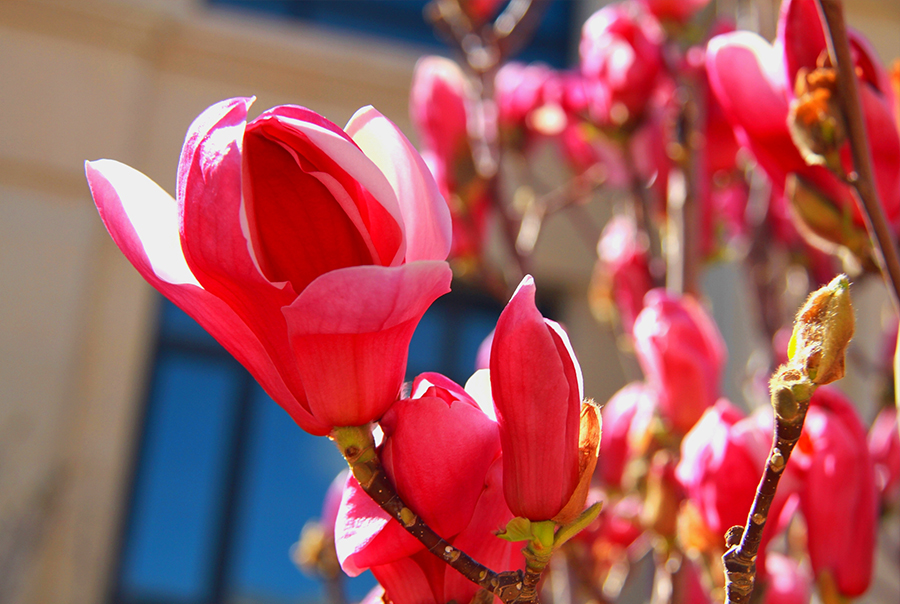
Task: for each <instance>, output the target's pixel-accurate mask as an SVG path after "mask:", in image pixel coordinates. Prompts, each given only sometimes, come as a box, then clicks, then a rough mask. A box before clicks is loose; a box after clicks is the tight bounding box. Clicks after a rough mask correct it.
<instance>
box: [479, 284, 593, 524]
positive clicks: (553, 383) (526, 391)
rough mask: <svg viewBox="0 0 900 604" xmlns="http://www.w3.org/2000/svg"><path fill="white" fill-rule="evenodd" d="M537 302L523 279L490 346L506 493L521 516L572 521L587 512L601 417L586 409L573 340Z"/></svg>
mask: <svg viewBox="0 0 900 604" xmlns="http://www.w3.org/2000/svg"><path fill="white" fill-rule="evenodd" d="M534 295H535V286H534V280H533V279H532V278H531V276H526V277H525V278H524V279H523V280H522V282H521V283H520V284H519V287H518V288H517V289H516V292H515V293H514V294H513V296H512V298H511V299H510V301H509V303H508V304H507V305H506V308H505V309H504V310H503V312H502V313H501V314H500V319H499V320H498V321H497V328H496V330H495V332H494V340H493V344H492V346H491V368H490V379H491V392H492V395H493V399H494V407H495V408H496V411H497V423H498V424H499V426H500V441H501V443H502V446H503V492H504V494H505V495H506V503H507V504H508V505H509V508H510V509H511V510H512V512H513V513H514V514H515V515H516V516H520V517H523V518H528V519H529V520H535V521H542V520H550V519H557V517H558V516H559V515H560V514H562V515H563V516H566V517H567V519H568V520H571V519H573V518H574V517H575V516H576V515H577V514H578V513H580V512H581V511H582V507H583V506H584V502H585V498H586V497H587V486H588V484H587V483H588V481H589V479H590V476H591V474H593V470H594V466H595V464H596V460H597V447H598V445H599V438H600V434H599V416H598V415H597V413H596V412H595V410H594V408H593V407H591V406H586V409H585V410H584V411H583V410H582V399H583V398H584V383H583V378H582V375H581V367H580V366H579V364H578V360H577V359H576V358H575V353H574V352H573V351H572V346H571V344H570V343H569V338H568V336H567V335H566V333H565V331H563V329H562V327H560V326H559V324H557V323H555V322H553V321H550V320H548V319H545V318H544V317H543V316H541V313H540V312H539V311H538V309H537V307H536V306H535V303H534ZM583 424H584V425H583ZM591 433H593V434H591ZM583 438H587V440H586V441H585V442H582V439H583ZM591 441H593V442H591ZM591 449H592V451H591ZM585 478H586V479H587V480H585ZM570 501H571V503H570ZM569 516H571V517H569ZM560 519H561V518H560Z"/></svg>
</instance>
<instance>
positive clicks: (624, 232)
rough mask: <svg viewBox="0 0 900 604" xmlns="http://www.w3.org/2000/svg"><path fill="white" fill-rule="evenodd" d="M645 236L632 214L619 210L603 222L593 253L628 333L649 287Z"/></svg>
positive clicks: (648, 260) (651, 285)
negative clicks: (595, 253)
mask: <svg viewBox="0 0 900 604" xmlns="http://www.w3.org/2000/svg"><path fill="white" fill-rule="evenodd" d="M647 248H648V242H647V236H646V235H644V234H642V233H640V232H639V231H638V228H637V225H636V224H635V222H634V218H632V217H630V216H627V215H624V214H620V215H618V216H614V217H613V218H612V219H610V221H609V222H607V223H606V226H605V227H604V228H603V233H602V234H601V235H600V242H599V243H598V244H597V256H598V258H599V259H600V263H599V264H598V270H599V271H601V280H602V281H605V282H607V286H608V288H609V290H611V291H610V292H609V293H610V294H611V296H612V299H613V301H614V302H615V305H616V310H617V311H618V314H619V320H620V321H621V324H622V329H623V330H624V331H625V332H626V333H630V332H631V329H632V327H633V326H634V320H635V318H636V317H637V316H638V313H640V312H641V309H642V308H644V296H645V295H646V294H647V292H648V291H650V290H651V289H652V288H653V277H652V276H651V275H650V254H649V251H648V249H647Z"/></svg>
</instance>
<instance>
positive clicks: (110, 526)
mask: <svg viewBox="0 0 900 604" xmlns="http://www.w3.org/2000/svg"><path fill="white" fill-rule="evenodd" d="M418 54H419V53H418V52H416V51H415V50H412V49H407V48H401V49H393V50H392V49H387V48H382V47H377V46H376V45H374V44H372V43H369V42H368V41H366V40H360V39H354V40H350V39H342V38H340V37H338V36H334V35H327V36H326V35H323V34H322V33H320V32H314V31H308V30H304V29H302V28H300V27H296V26H285V25H283V24H278V23H274V22H268V21H265V20H257V19H252V18H247V17H246V16H235V15H233V14H230V13H214V12H210V11H208V10H207V9H205V8H204V7H203V6H202V4H201V3H200V2H193V1H189V0H181V1H172V0H156V1H153V2H150V1H137V0H130V1H126V0H120V1H114V0H107V1H99V0H71V1H68V2H67V1H62V0H59V1H53V0H47V1H28V2H18V1H10V0H3V1H2V2H0V109H2V110H0V278H2V282H3V283H4V285H3V287H2V289H0V317H2V319H0V602H4V603H6V602H9V603H19V602H21V603H25V602H28V603H35V604H37V603H40V604H44V603H51V602H60V603H62V602H66V603H69V602H71V603H75V602H78V603H84V604H89V603H95V602H100V601H101V600H102V594H103V593H104V590H105V589H106V581H107V577H108V571H109V569H110V564H111V562H112V554H113V552H114V544H115V541H116V528H117V526H118V522H119V518H120V514H121V512H122V501H123V494H124V485H125V484H127V482H126V479H127V475H128V472H129V471H130V466H131V454H132V443H133V439H134V436H135V428H136V425H137V424H136V422H137V420H138V417H137V416H138V410H139V408H140V403H141V399H142V396H143V382H144V373H145V371H146V369H147V368H146V361H147V355H148V351H149V348H150V346H151V345H152V337H153V334H154V326H153V319H154V316H155V314H154V309H155V303H156V297H155V294H154V293H153V292H152V290H151V289H150V288H149V287H148V286H146V285H145V284H144V283H143V281H142V280H141V279H140V277H138V276H137V273H136V272H135V271H134V270H133V269H132V268H131V266H130V265H129V264H128V262H127V261H126V260H125V259H124V257H123V256H122V255H121V254H120V253H119V251H118V250H117V249H116V248H115V245H114V244H113V243H112V241H111V240H110V238H109V236H108V235H107V234H106V232H105V230H104V229H103V226H102V224H101V223H100V221H99V219H98V217H97V214H96V210H95V209H94V207H93V204H92V203H91V199H90V195H89V193H88V190H87V186H86V184H85V182H84V176H83V163H84V160H86V159H97V158H102V157H111V158H115V159H119V160H121V161H124V162H126V163H129V164H131V165H132V166H134V167H136V168H138V169H140V170H142V171H143V172H145V173H146V174H148V175H149V176H151V177H152V178H154V179H155V180H157V181H158V182H159V183H160V184H161V185H162V186H163V187H164V188H166V189H167V190H169V191H170V192H172V191H173V190H174V181H175V166H176V164H177V161H178V154H179V151H180V148H181V143H182V141H183V139H184V133H185V130H186V129H187V126H188V125H189V124H190V122H191V121H192V120H193V118H194V117H195V116H196V115H197V114H199V113H200V111H202V110H203V109H204V108H205V107H207V106H208V105H210V104H212V103H213V102H216V101H218V100H221V99H223V98H227V97H230V96H238V95H256V96H257V97H258V100H257V103H256V105H255V106H254V111H255V112H257V113H258V112H259V111H262V110H263V109H265V108H267V107H270V106H272V105H276V104H280V103H288V102H292V103H298V104H303V105H308V106H310V107H312V108H314V109H316V110H318V111H319V112H321V113H323V114H325V115H327V116H328V117H330V118H331V119H333V120H334V121H336V122H337V123H341V124H342V123H344V122H345V121H346V120H347V119H348V118H349V117H350V115H352V113H353V112H354V111H355V110H356V109H357V108H359V107H360V106H362V105H365V104H370V103H371V104H374V105H376V106H377V107H378V108H379V109H380V110H381V111H382V112H384V113H386V114H388V115H389V116H391V117H392V118H393V119H395V120H396V121H398V122H399V123H400V124H401V126H403V127H404V128H406V127H407V126H408V122H407V118H406V115H407V109H406V98H407V94H408V85H409V77H410V73H411V69H412V66H413V64H414V62H415V58H416V56H417V55H418Z"/></svg>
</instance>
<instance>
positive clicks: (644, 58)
mask: <svg viewBox="0 0 900 604" xmlns="http://www.w3.org/2000/svg"><path fill="white" fill-rule="evenodd" d="M662 43H663V32H662V29H661V28H660V26H659V23H658V22H657V21H656V19H655V18H654V17H653V16H652V15H650V14H648V13H645V12H644V11H643V10H642V9H641V8H640V7H639V5H637V4H629V3H625V2H622V3H616V4H610V5H608V6H605V7H603V8H602V9H600V10H599V11H597V12H596V13H594V14H593V15H591V17H589V18H588V20H587V21H585V23H584V26H583V27H582V31H581V43H580V45H579V47H578V52H579V55H580V57H581V73H582V75H583V76H584V78H585V86H586V90H587V96H588V105H589V111H590V114H591V116H592V117H593V119H594V120H596V121H597V123H598V124H601V125H604V126H617V127H620V126H625V125H626V124H634V123H636V122H637V121H639V120H640V118H641V116H642V115H643V113H644V107H645V105H646V103H647V100H648V99H649V98H650V96H651V93H652V92H653V89H654V88H656V86H657V83H658V78H659V76H660V73H661V72H662V69H663V60H662Z"/></svg>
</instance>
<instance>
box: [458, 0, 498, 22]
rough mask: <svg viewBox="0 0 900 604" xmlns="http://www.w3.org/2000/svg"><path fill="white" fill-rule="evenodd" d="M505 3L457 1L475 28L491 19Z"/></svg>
mask: <svg viewBox="0 0 900 604" xmlns="http://www.w3.org/2000/svg"><path fill="white" fill-rule="evenodd" d="M507 2H508V0H459V7H460V8H461V9H462V10H463V12H464V13H466V15H467V16H468V17H469V19H470V20H471V21H472V25H473V26H474V27H476V28H477V27H479V26H481V25H483V24H484V23H485V22H486V21H488V20H491V19H493V18H494V17H495V16H496V15H497V13H499V12H500V10H501V9H502V7H503V5H505V4H506V3H507Z"/></svg>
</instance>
